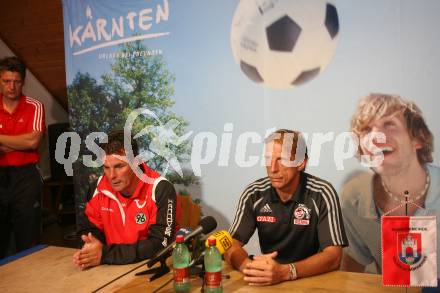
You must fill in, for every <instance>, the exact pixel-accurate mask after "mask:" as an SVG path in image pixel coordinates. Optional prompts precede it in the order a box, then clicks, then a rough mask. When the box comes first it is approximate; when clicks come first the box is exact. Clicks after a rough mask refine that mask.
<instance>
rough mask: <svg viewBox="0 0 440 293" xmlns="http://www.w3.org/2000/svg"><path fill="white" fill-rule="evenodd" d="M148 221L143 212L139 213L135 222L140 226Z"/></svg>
mask: <svg viewBox="0 0 440 293" xmlns="http://www.w3.org/2000/svg"><path fill="white" fill-rule="evenodd" d="M146 220H147V217H146V216H145V214H144V213H142V212H139V213H137V214H136V216H135V217H134V221H135V222H136V224H139V225H142V224H143V223H145V221H146Z"/></svg>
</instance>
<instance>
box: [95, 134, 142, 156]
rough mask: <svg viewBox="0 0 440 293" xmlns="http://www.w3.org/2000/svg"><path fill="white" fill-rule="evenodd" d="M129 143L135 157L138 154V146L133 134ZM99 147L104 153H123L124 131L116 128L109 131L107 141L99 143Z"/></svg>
mask: <svg viewBox="0 0 440 293" xmlns="http://www.w3.org/2000/svg"><path fill="white" fill-rule="evenodd" d="M130 144H131V149H132V150H133V156H135V157H136V156H137V155H138V154H139V147H138V145H137V142H136V141H135V140H134V139H133V136H131V137H130ZM101 147H102V149H103V150H104V152H105V154H106V155H114V154H116V155H123V154H125V147H124V131H123V130H116V131H112V132H110V133H109V134H108V140H107V142H106V143H103V144H101Z"/></svg>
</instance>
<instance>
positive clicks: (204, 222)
mask: <svg viewBox="0 0 440 293" xmlns="http://www.w3.org/2000/svg"><path fill="white" fill-rule="evenodd" d="M216 227H217V221H216V220H215V219H214V218H213V217H211V216H206V217H204V218H202V219H201V220H200V223H199V226H198V227H197V228H196V229H194V230H191V229H187V228H183V229H180V230H179V231H178V232H177V233H179V234H181V235H184V238H183V239H184V241H185V242H187V241H188V240H190V239H191V238H193V237H195V236H197V235H199V234H201V233H203V234H207V233H210V232H211V231H212V230H214V229H215V228H216ZM177 233H176V234H177ZM175 246H176V241H173V243H171V244H170V245H168V246H167V247H165V248H163V249H162V250H161V251H159V252H158V253H156V255H155V256H154V257H152V258H151V259H150V260H149V261H148V262H147V263H146V265H147V267H149V268H151V267H152V266H153V265H154V264H155V263H157V262H158V261H160V267H156V268H152V269H147V270H144V271H142V272H138V273H136V274H135V276H140V275H147V274H154V275H153V276H152V277H151V278H150V279H149V281H153V280H154V279H157V278H159V277H161V276H163V275H165V274H167V273H168V272H169V271H170V268H169V267H168V266H167V265H166V263H165V261H166V259H167V257H168V256H169V255H170V253H171V251H172V250H173V248H174V247H175Z"/></svg>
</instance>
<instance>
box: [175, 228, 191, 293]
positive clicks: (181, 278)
mask: <svg viewBox="0 0 440 293" xmlns="http://www.w3.org/2000/svg"><path fill="white" fill-rule="evenodd" d="M189 262H190V255H189V251H188V247H187V246H186V244H185V242H184V238H183V235H177V236H176V247H175V248H174V250H173V271H174V291H175V292H189V291H190V289H191V284H190V282H189Z"/></svg>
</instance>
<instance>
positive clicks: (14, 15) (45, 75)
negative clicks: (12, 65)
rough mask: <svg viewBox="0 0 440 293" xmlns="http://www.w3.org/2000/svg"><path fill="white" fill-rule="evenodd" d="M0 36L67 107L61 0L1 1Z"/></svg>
mask: <svg viewBox="0 0 440 293" xmlns="http://www.w3.org/2000/svg"><path fill="white" fill-rule="evenodd" d="M1 2H2V3H1V5H0V38H1V39H2V40H3V42H5V43H6V45H7V46H8V47H9V48H10V49H11V50H12V51H13V52H14V54H15V55H17V56H18V57H19V58H21V59H22V60H24V62H25V64H26V66H27V67H28V68H29V70H30V71H31V72H32V73H33V74H34V75H35V77H36V78H37V79H38V80H39V81H40V82H41V83H42V84H43V86H44V87H45V88H46V89H47V90H48V91H49V92H50V93H51V94H52V95H53V97H54V98H55V99H56V100H57V101H58V102H59V103H60V104H61V106H62V107H63V108H64V109H66V110H67V93H66V70H65V63H64V35H63V34H64V32H63V12H62V6H61V0H2V1H1Z"/></svg>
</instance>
